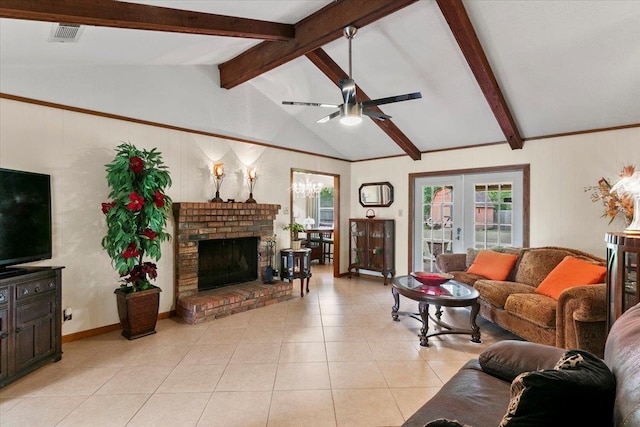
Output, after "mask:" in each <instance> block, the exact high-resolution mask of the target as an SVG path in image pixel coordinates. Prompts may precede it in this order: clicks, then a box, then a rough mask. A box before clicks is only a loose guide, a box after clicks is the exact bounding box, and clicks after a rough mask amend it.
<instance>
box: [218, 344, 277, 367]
mask: <svg viewBox="0 0 640 427" xmlns="http://www.w3.org/2000/svg"><path fill="white" fill-rule="evenodd" d="M280 347H281V344H280V343H279V342H277V343H272V342H265V343H254V342H241V343H240V344H238V347H237V348H236V350H235V352H234V353H233V356H231V360H230V361H229V363H278V360H279V359H280Z"/></svg>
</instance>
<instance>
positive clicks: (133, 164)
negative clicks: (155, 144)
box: [129, 156, 144, 173]
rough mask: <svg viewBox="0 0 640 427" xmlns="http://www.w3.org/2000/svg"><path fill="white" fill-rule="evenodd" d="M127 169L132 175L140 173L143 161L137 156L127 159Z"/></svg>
mask: <svg viewBox="0 0 640 427" xmlns="http://www.w3.org/2000/svg"><path fill="white" fill-rule="evenodd" d="M129 169H131V170H132V171H133V172H134V173H140V172H142V170H143V169H144V160H142V159H141V158H140V157H138V156H133V157H132V158H130V159H129Z"/></svg>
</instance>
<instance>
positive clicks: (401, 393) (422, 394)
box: [390, 387, 440, 421]
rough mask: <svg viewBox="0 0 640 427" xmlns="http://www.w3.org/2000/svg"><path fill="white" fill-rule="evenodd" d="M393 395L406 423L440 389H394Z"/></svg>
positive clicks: (392, 390)
mask: <svg viewBox="0 0 640 427" xmlns="http://www.w3.org/2000/svg"><path fill="white" fill-rule="evenodd" d="M390 390H391V394H392V395H393V398H394V399H395V401H396V404H397V405H398V408H400V412H401V413H402V416H403V417H404V419H405V421H406V420H407V419H408V418H409V417H410V416H411V415H413V414H414V413H415V412H416V411H417V410H418V409H420V408H421V407H422V405H424V404H425V403H427V401H428V400H429V399H431V398H432V397H433V396H435V394H436V393H437V392H438V391H439V390H440V387H406V388H392V389H390Z"/></svg>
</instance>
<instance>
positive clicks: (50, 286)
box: [47, 282, 55, 289]
mask: <svg viewBox="0 0 640 427" xmlns="http://www.w3.org/2000/svg"><path fill="white" fill-rule="evenodd" d="M47 286H48V287H49V289H51V288H53V287H54V286H55V283H53V282H49V284H48V285H47Z"/></svg>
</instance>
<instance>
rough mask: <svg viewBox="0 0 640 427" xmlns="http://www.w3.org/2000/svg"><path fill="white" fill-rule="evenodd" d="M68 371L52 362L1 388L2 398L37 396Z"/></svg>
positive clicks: (0, 396)
mask: <svg viewBox="0 0 640 427" xmlns="http://www.w3.org/2000/svg"><path fill="white" fill-rule="evenodd" d="M66 372H69V371H67V370H66V369H61V368H58V366H57V364H50V365H46V366H43V367H42V368H40V369H38V370H36V371H34V372H31V373H30V374H28V375H26V376H24V377H22V378H20V379H19V380H17V381H15V382H13V383H11V384H9V385H6V386H4V387H2V388H0V398H10V397H21V396H36V395H37V394H38V393H39V392H40V391H41V390H42V389H44V388H46V387H47V386H48V385H49V384H51V382H53V381H54V380H56V379H58V378H61V377H62V376H63V375H64V374H65V373H66Z"/></svg>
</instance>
